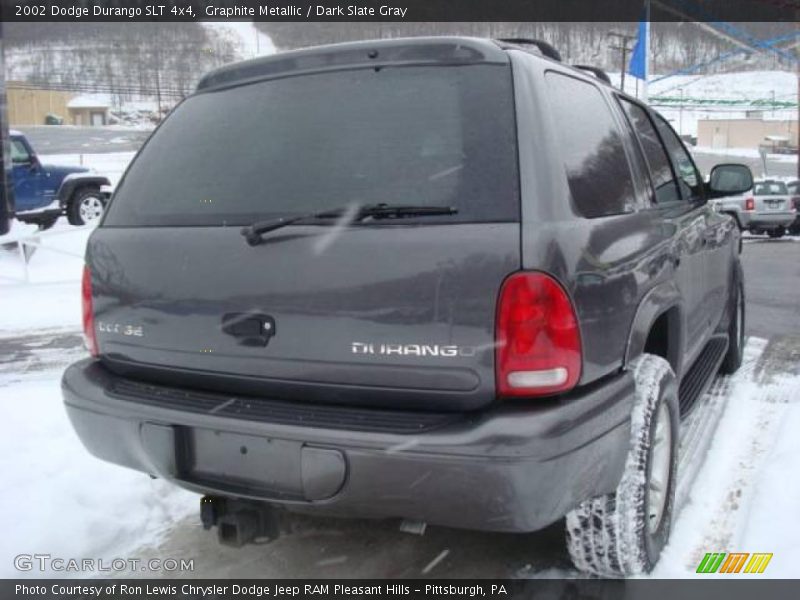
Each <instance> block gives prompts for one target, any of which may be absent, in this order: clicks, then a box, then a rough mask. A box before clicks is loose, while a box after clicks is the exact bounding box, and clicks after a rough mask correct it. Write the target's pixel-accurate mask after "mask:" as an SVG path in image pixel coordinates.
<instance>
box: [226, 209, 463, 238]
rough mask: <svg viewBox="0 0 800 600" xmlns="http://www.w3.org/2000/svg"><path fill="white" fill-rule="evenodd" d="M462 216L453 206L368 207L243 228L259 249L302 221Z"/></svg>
mask: <svg viewBox="0 0 800 600" xmlns="http://www.w3.org/2000/svg"><path fill="white" fill-rule="evenodd" d="M457 212H458V209H457V208H454V207H452V206H409V205H403V204H367V205H365V206H360V207H354V206H349V207H343V208H333V209H330V210H325V211H322V212H316V213H309V214H305V215H300V216H297V217H288V218H287V217H281V218H279V219H269V220H266V221H258V222H256V223H253V224H252V225H249V226H247V227H243V228H242V231H241V234H242V235H243V236H244V237H245V239H246V240H247V243H248V244H250V245H251V246H257V245H258V244H260V243H261V241H262V237H261V236H262V235H264V234H265V233H269V232H270V231H275V230H276V229H280V228H282V227H286V226H287V225H292V224H293V223H298V222H300V221H311V220H317V219H341V218H344V219H345V220H346V221H347V222H355V221H363V220H364V219H366V218H369V217H372V218H373V219H398V218H403V217H425V216H429V217H430V216H437V215H454V214H456V213H457Z"/></svg>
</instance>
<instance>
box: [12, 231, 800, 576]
mask: <svg viewBox="0 0 800 600" xmlns="http://www.w3.org/2000/svg"><path fill="white" fill-rule="evenodd" d="M15 233H17V234H20V235H23V237H24V236H25V235H27V236H28V238H27V239H34V240H36V249H35V251H34V253H33V255H32V256H31V257H30V260H29V263H28V265H27V282H26V281H25V280H24V279H23V275H24V271H23V269H22V266H21V264H22V261H21V259H20V255H19V252H18V250H17V249H16V248H13V247H10V248H5V249H3V250H2V251H0V273H2V275H3V276H4V279H3V280H2V282H0V287H2V293H0V315H2V316H0V348H2V350H0V406H2V410H3V414H4V415H5V418H4V419H2V420H1V421H0V463H2V464H1V465H0V468H2V471H3V473H5V474H6V481H7V486H8V489H9V490H12V491H13V492H12V493H7V494H4V495H3V498H2V500H0V510H2V511H4V514H13V515H14V519H13V523H12V524H11V525H10V526H9V527H8V528H7V530H6V533H5V535H4V536H3V537H2V541H0V576H3V577H13V576H16V575H19V573H18V572H17V571H16V570H15V568H14V557H15V556H17V555H19V554H20V553H25V554H34V553H46V554H51V555H52V556H58V557H65V558H67V557H95V558H103V559H105V560H111V559H113V558H119V557H122V558H139V559H149V558H167V557H169V558H186V559H192V560H193V561H194V570H193V571H190V572H187V573H183V575H187V576H195V577H223V576H237V577H301V576H317V577H318V576H322V575H324V576H332V577H370V576H373V577H394V576H406V577H410V576H427V575H430V576H439V577H442V576H454V577H459V576H462V577H465V576H466V577H475V576H481V577H491V576H497V577H553V576H572V575H576V573H575V572H574V571H572V570H571V567H570V566H569V562H568V558H567V555H566V552H565V548H564V544H563V540H562V525H561V524H560V523H557V524H555V525H554V526H552V527H551V528H549V529H548V530H546V531H544V532H539V533H536V534H529V535H513V534H492V533H478V532H469V531H458V530H452V529H446V528H436V527H431V528H428V530H427V532H426V534H425V535H424V536H422V537H419V536H413V535H409V534H405V533H401V532H400V531H399V529H398V523H397V522H380V523H371V522H366V521H335V520H328V519H314V518H309V517H299V516H297V517H293V518H292V519H291V521H290V523H289V525H290V526H291V529H292V532H291V533H289V534H287V535H285V536H284V537H282V538H281V539H279V540H278V541H276V542H274V543H272V544H269V545H266V546H251V547H247V548H244V549H242V550H233V549H230V548H223V547H220V546H219V545H218V544H217V542H216V537H215V535H214V534H213V533H208V532H205V531H203V530H202V528H201V527H200V524H199V520H198V517H197V510H198V497H197V496H196V495H195V494H191V493H188V492H184V491H181V490H179V489H177V488H174V487H172V486H170V485H168V484H166V483H165V482H163V481H160V480H151V479H149V478H148V477H146V476H143V475H141V474H140V473H137V472H133V471H127V470H125V469H122V468H119V467H116V466H113V465H109V464H105V463H103V462H101V461H99V460H97V459H95V458H93V457H92V456H90V455H89V454H88V453H87V452H86V451H85V450H84V449H83V447H82V446H81V444H80V442H79V441H78V439H77V437H76V436H75V434H74V433H73V431H72V429H71V427H70V425H69V422H68V420H67V417H66V415H65V413H64V410H63V408H62V401H61V394H60V389H59V380H60V375H61V372H62V370H63V369H64V367H65V366H66V365H67V364H69V363H70V362H72V361H74V360H77V359H78V358H80V357H82V356H84V355H85V351H84V350H83V347H82V342H81V336H80V333H79V332H80V302H79V281H80V273H81V268H82V264H83V261H82V259H81V258H80V257H81V255H82V252H83V247H84V246H85V243H86V240H87V238H88V236H89V234H90V230H88V229H87V228H70V227H68V226H67V225H66V224H61V223H59V224H58V225H57V226H56V227H55V228H53V229H52V230H50V231H47V232H44V233H41V234H38V235H34V236H33V237H30V236H31V235H32V232H30V231H21V230H20V231H16V232H15ZM799 259H800V240H797V239H792V238H784V239H782V240H766V239H765V238H753V237H748V238H747V239H746V243H745V247H744V265H745V271H746V279H747V288H748V297H749V299H750V301H749V304H748V306H749V311H748V322H749V326H748V332H749V334H750V337H749V339H748V342H747V347H746V356H745V365H744V367H743V368H742V369H741V370H740V372H739V373H737V374H736V375H735V376H734V377H731V378H719V379H718V380H717V381H716V382H715V384H714V386H713V387H712V389H711V391H710V392H709V394H707V396H706V398H705V400H704V411H700V412H698V413H697V414H698V415H700V416H699V417H698V418H697V419H696V420H697V421H698V422H697V423H695V424H694V425H692V426H691V427H690V428H691V431H689V432H685V435H684V442H683V443H684V451H683V454H682V458H681V473H682V480H681V483H680V487H679V502H680V506H679V509H678V513H677V519H676V522H675V525H674V532H673V535H672V540H671V542H670V544H669V546H668V548H667V549H666V551H665V555H664V558H663V559H662V561H661V562H660V564H659V566H658V568H657V570H656V572H655V573H654V575H655V576H657V577H688V576H692V575H693V574H694V570H695V568H696V565H697V563H698V561H699V560H700V558H702V556H703V554H704V553H705V552H713V551H736V550H742V551H751V552H772V553H774V558H773V560H772V562H771V564H770V568H769V570H768V572H767V574H768V575H769V576H772V577H792V576H795V575H796V574H797V572H796V569H795V567H794V565H795V564H797V563H796V561H797V560H798V559H800V542H798V541H797V540H799V539H800V524H798V522H797V520H796V519H794V518H791V517H788V518H784V517H786V516H789V515H792V514H793V513H794V510H795V509H796V507H797V506H799V505H800V484H798V482H797V480H796V477H795V476H794V472H795V471H796V469H795V465H796V457H797V456H799V455H800V438H799V437H798V436H797V434H796V432H797V430H798V428H800V401H798V400H799V399H800V335H798V332H799V331H800V327H799V326H798V323H800V313H798V305H797V302H796V282H797V277H798V275H800V273H799V272H798V266H797V265H798V264H800V260H799ZM776 311H777V312H776ZM781 311H782V312H781ZM774 314H779V315H780V316H781V318H780V319H778V320H775V319H773V318H771V315H774ZM714 428H716V433H715V434H714V435H713V436H711V435H710V433H709V432H711V431H713V430H714ZM698 432H699V433H698ZM704 432H705V433H704ZM698 439H700V441H699V442H698ZM703 440H710V445H708V444H706V443H705V442H704V441H703ZM20 500H22V501H20ZM33 574H34V573H23V574H22V575H33ZM35 574H37V575H38V573H35ZM170 575H175V574H174V573H171V574H170Z"/></svg>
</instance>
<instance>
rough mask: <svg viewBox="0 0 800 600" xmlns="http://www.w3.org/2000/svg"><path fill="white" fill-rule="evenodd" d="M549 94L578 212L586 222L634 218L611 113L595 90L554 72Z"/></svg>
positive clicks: (619, 139)
mask: <svg viewBox="0 0 800 600" xmlns="http://www.w3.org/2000/svg"><path fill="white" fill-rule="evenodd" d="M546 78H547V92H548V96H549V99H550V110H551V112H552V114H553V117H554V119H555V126H556V128H557V129H558V133H559V146H560V148H559V149H560V152H561V157H562V158H563V160H564V169H565V170H566V173H567V181H568V182H569V189H570V193H571V194H572V201H573V203H574V205H575V208H576V209H577V210H578V212H580V214H581V215H583V216H585V217H602V216H605V215H613V214H619V213H624V212H630V211H632V210H633V208H634V205H635V196H634V190H633V178H632V176H631V170H630V165H629V164H628V159H627V156H626V154H625V148H624V146H623V143H622V137H621V135H620V132H619V129H618V127H617V124H616V122H615V121H614V117H613V115H612V113H611V109H610V108H609V106H608V105H607V104H606V102H605V99H604V98H603V95H602V94H601V93H600V90H598V89H597V88H596V87H595V86H594V85H592V84H590V83H587V82H585V81H581V80H579V79H574V78H572V77H568V76H566V75H561V74H559V73H555V72H550V73H548V74H547V76H546Z"/></svg>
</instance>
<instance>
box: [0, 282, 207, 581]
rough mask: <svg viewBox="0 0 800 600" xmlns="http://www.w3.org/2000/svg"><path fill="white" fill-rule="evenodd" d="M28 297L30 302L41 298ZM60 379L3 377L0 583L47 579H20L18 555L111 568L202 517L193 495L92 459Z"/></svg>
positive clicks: (54, 373) (52, 375)
mask: <svg viewBox="0 0 800 600" xmlns="http://www.w3.org/2000/svg"><path fill="white" fill-rule="evenodd" d="M28 294H29V297H30V299H31V300H32V299H34V298H35V297H36V296H37V295H38V290H37V289H36V288H31V289H30V290H29V292H28ZM0 344H2V338H1V337H0ZM60 374H61V373H60V369H59V370H51V371H48V372H44V373H40V374H37V375H35V376H30V377H24V378H22V379H21V380H17V381H10V379H11V376H8V375H7V376H4V377H0V410H2V413H3V418H2V419H1V420H0V473H3V484H4V486H5V487H6V489H7V490H10V491H9V492H8V493H4V494H2V498H0V511H2V513H3V514H5V515H9V516H10V517H11V519H12V520H13V526H11V527H9V526H7V527H5V531H4V533H3V535H2V536H0V577H9V578H10V577H20V576H33V577H41V576H43V574H42V573H39V572H37V571H31V572H28V573H24V572H23V573H20V572H18V571H16V570H15V569H14V562H13V560H14V557H15V556H17V555H19V554H49V555H51V556H52V557H54V558H55V557H60V558H66V559H69V558H94V559H104V562H105V564H110V562H111V561H112V560H113V559H115V558H126V557H127V556H129V555H130V554H131V553H132V552H133V550H135V549H136V548H138V547H140V546H142V545H150V544H157V543H158V540H159V539H160V537H161V536H162V535H163V534H164V532H166V531H167V530H168V529H169V528H170V527H171V526H172V525H173V524H174V523H175V522H177V521H178V520H180V519H182V518H185V517H186V516H188V515H189V514H191V513H193V512H195V511H196V510H197V496H195V495H194V494H190V493H189V492H184V491H182V490H180V489H178V488H176V487H174V486H172V485H169V484H167V483H165V482H163V481H161V480H151V479H150V478H149V477H147V476H146V475H144V474H142V473H138V472H135V471H131V470H128V469H123V468H121V467H118V466H115V465H111V464H108V463H105V462H101V461H99V460H97V459H96V458H94V457H93V456H91V455H90V454H89V453H88V452H87V451H86V450H85V449H84V448H83V446H82V445H81V443H80V441H79V440H78V438H77V436H76V435H75V433H74V432H73V431H72V427H71V426H70V424H69V420H68V419H67V415H66V413H65V411H64V408H63V405H62V400H61V390H60V385H59V380H60ZM49 575H50V576H51V577H52V576H54V575H58V576H61V575H66V576H69V575H70V574H69V573H52V572H50V573H49Z"/></svg>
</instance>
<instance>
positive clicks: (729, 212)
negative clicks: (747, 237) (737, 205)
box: [722, 210, 742, 229]
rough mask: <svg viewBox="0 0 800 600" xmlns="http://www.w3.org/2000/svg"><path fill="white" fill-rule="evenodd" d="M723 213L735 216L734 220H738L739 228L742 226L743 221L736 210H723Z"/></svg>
mask: <svg viewBox="0 0 800 600" xmlns="http://www.w3.org/2000/svg"><path fill="white" fill-rule="evenodd" d="M722 214H724V215H728V216H729V217H733V220H734V221H736V225H738V227H739V229H741V228H742V222H741V221H740V220H739V215H737V214H736V213H735V212H734V211H730V210H723V211H722Z"/></svg>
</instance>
